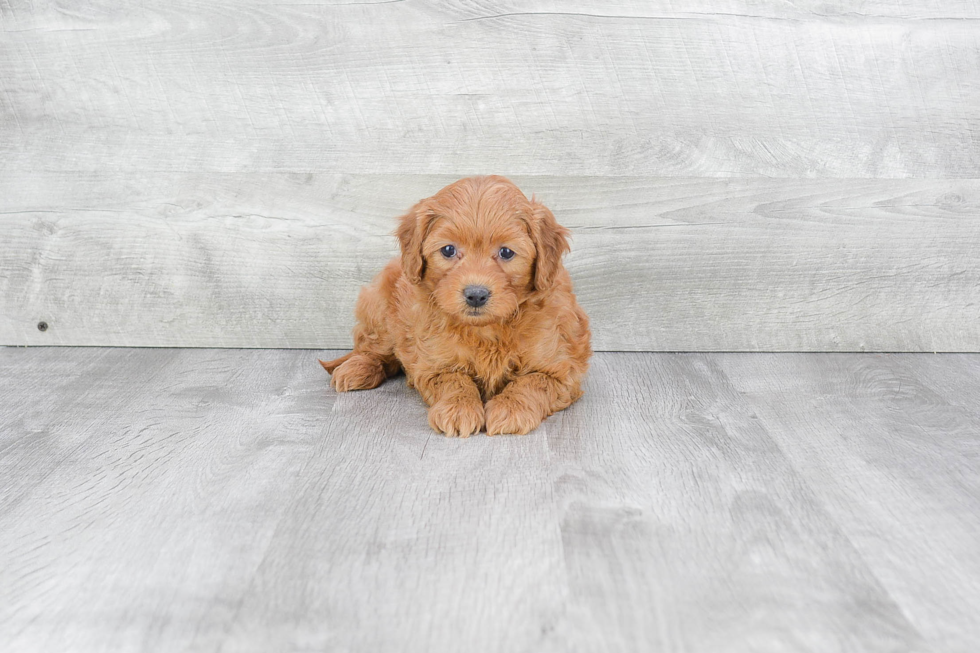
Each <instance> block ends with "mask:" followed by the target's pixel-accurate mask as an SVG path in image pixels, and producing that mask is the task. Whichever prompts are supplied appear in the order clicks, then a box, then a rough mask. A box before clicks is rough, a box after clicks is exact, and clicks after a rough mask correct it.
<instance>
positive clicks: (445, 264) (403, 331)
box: [320, 176, 592, 438]
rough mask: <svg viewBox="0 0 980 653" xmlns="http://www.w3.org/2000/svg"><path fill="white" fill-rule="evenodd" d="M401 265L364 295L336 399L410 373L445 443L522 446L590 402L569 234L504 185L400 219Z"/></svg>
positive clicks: (447, 195) (334, 368)
mask: <svg viewBox="0 0 980 653" xmlns="http://www.w3.org/2000/svg"><path fill="white" fill-rule="evenodd" d="M396 235H397V236H398V240H399V242H400V244H401V257H399V258H396V259H394V260H392V261H391V262H389V263H388V265H387V266H386V267H385V268H384V270H382V271H381V273H380V274H378V276H377V277H376V278H375V279H374V281H373V282H372V283H371V284H370V285H368V286H365V287H364V289H362V290H361V294H360V297H359V298H358V301H357V308H356V309H355V316H356V318H357V326H355V327H354V351H353V352H351V353H349V354H347V355H346V356H342V357H341V358H338V359H336V360H333V361H329V362H323V361H320V364H321V365H323V367H324V368H325V369H326V370H327V372H329V373H330V374H331V375H332V378H331V384H332V385H333V387H334V388H335V389H336V390H337V391H338V392H346V391H348V390H364V389H368V388H374V387H376V386H378V385H380V384H381V383H382V382H383V381H384V380H385V379H386V378H388V377H390V376H394V375H395V374H397V373H398V372H399V371H400V370H404V371H405V374H406V376H407V378H408V384H409V385H410V386H412V387H414V388H416V389H417V390H418V392H419V394H421V395H422V398H423V399H424V400H425V402H426V403H427V404H428V405H429V424H430V425H431V426H432V428H433V429H435V430H436V431H438V432H440V433H445V434H446V435H447V436H456V437H463V438H465V437H468V436H469V435H471V434H473V433H477V432H479V431H480V430H481V429H483V428H484V427H485V428H486V431H487V435H497V434H501V433H517V434H525V433H528V432H530V431H531V430H532V429H534V428H535V427H536V426H537V425H538V424H540V423H541V421H542V420H544V419H545V418H546V417H548V416H549V415H551V414H552V413H554V412H556V411H559V410H562V409H564V408H567V407H568V406H569V405H571V404H572V402H574V401H575V400H577V399H578V398H579V397H581V396H582V388H581V383H582V378H583V376H584V375H585V371H586V369H587V367H588V360H589V357H590V356H591V355H592V348H591V345H590V336H591V334H590V332H589V319H588V317H587V316H586V315H585V312H584V311H583V310H582V309H581V308H580V307H579V305H578V303H577V302H576V301H575V295H574V294H572V282H571V279H570V278H569V276H568V272H567V271H566V270H565V267H564V266H563V265H562V261H561V259H562V256H563V255H564V254H565V253H566V252H567V251H568V240H567V237H568V235H569V232H568V230H567V229H565V228H564V227H562V226H561V225H559V224H558V223H557V222H556V221H555V217H554V216H553V215H552V214H551V211H549V210H548V209H547V207H545V206H544V205H542V204H540V203H538V202H536V201H535V200H534V199H533V198H532V199H531V200H528V199H527V198H526V197H525V196H524V194H523V193H522V192H521V191H520V190H519V189H518V188H517V187H516V186H515V185H514V184H513V183H511V182H510V181H509V180H507V179H505V178H503V177H496V176H491V177H470V178H466V179H461V180H460V181H457V182H455V183H453V184H450V185H449V186H446V187H445V188H443V189H442V190H440V191H439V192H438V193H436V194H435V195H433V196H432V197H430V198H428V199H424V200H422V201H421V202H419V203H418V204H416V205H415V206H414V207H412V209H411V210H410V211H409V212H408V213H407V214H405V215H404V216H402V217H401V219H400V224H399V226H398V229H397V231H396Z"/></svg>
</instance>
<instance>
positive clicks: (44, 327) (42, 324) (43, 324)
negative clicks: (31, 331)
mask: <svg viewBox="0 0 980 653" xmlns="http://www.w3.org/2000/svg"><path fill="white" fill-rule="evenodd" d="M37 330H38V331H47V330H48V323H47V322H43V321H42V322H38V323H37Z"/></svg>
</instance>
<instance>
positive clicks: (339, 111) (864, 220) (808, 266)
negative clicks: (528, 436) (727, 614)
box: [0, 0, 980, 351]
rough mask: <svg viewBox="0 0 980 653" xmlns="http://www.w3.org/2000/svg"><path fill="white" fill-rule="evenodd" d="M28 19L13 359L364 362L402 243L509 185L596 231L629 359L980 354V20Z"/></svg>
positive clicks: (14, 9)
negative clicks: (780, 353)
mask: <svg viewBox="0 0 980 653" xmlns="http://www.w3.org/2000/svg"><path fill="white" fill-rule="evenodd" d="M0 21H2V31H0V294H2V298H0V344H8V345H28V344H29V345H39V344H63V345H146V346H233V347H313V348H330V347H345V346H347V345H348V344H349V342H350V339H349V329H350V327H351V325H352V310H353V305H354V300H355V297H356V294H357V291H358V288H359V287H360V286H361V285H362V284H363V283H365V282H367V281H369V280H370V278H371V276H372V275H373V273H374V272H375V271H376V270H378V269H379V268H380V267H381V266H382V264H383V262H384V261H385V259H386V258H387V257H389V256H391V255H393V254H394V253H395V251H396V249H395V241H394V239H393V238H392V237H391V235H390V233H391V230H392V229H393V227H394V218H395V217H396V216H397V215H399V214H400V213H401V212H403V211H404V210H405V209H407V208H408V207H409V206H410V205H411V204H412V203H413V202H414V201H415V200H417V199H419V198H421V197H423V196H426V195H429V194H431V193H432V192H434V191H435V190H437V189H438V188H440V187H441V186H442V185H444V184H445V183H448V182H450V181H452V180H454V179H456V178H458V177H460V176H464V175H469V174H476V173H497V174H504V175H508V176H511V177H513V178H514V180H515V181H516V182H518V183H519V185H520V186H521V187H522V188H523V189H524V190H525V191H526V192H527V193H528V194H531V193H536V194H537V195H538V197H539V198H540V199H542V200H543V201H544V202H545V203H547V204H548V205H549V206H551V207H552V209H553V210H554V211H555V214H556V215H557V216H558V218H559V220H560V221H561V222H562V223H564V224H566V225H567V226H569V227H571V228H572V230H573V232H574V245H573V247H574V249H573V253H572V254H571V256H570V257H569V258H568V266H569V268H570V269H571V271H572V274H573V277H574V279H575V283H576V288H577V290H578V293H579V297H580V299H581V301H582V303H583V305H584V306H585V308H586V310H587V311H588V312H589V314H590V315H591V317H592V320H593V323H594V329H595V345H596V347H597V348H598V349H625V350H800V351H811V350H829V351H849V350H896V351H897V350H901V351H980V326H978V325H980V290H978V287H980V218H978V213H980V181H978V180H980V3H977V2H973V1H968V0H944V1H942V2H940V1H938V0H936V1H932V2H929V1H926V0H917V1H904V2H902V1H887V2H886V1H876V0H841V1H838V2H816V1H812V2H811V1H809V0H796V1H792V2H787V1H785V0H780V1H765V0H758V1H755V2H734V1H726V0H690V1H685V2H676V1H675V2H667V1H652V2H626V1H599V0H568V1H560V0H553V1H539V2H518V1H516V0H510V1H504V0H501V1H495V2H489V1H487V2H482V1H478V0H474V1H454V2H435V1H429V2H423V1H420V0H389V1H379V2H314V1H310V0H306V1H304V2H302V3H295V4H291V3H280V2H274V1H267V2H263V1H260V0H244V1H238V0H235V1H225V2H186V1H183V0H176V1H175V0H165V1H158V0H149V1H147V2H142V3H139V4H137V3H130V2H122V1H117V2H85V3H81V2H40V1H36V2H19V1H16V0H0ZM40 321H45V322H46V323H47V324H48V325H49V328H48V329H47V330H46V331H44V332H41V331H39V330H38V328H37V325H38V322H40Z"/></svg>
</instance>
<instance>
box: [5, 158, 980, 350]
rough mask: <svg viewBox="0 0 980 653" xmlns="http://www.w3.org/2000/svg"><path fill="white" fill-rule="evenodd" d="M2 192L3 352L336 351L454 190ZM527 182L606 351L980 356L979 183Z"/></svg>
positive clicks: (256, 183) (92, 179) (47, 186)
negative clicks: (389, 263)
mask: <svg viewBox="0 0 980 653" xmlns="http://www.w3.org/2000/svg"><path fill="white" fill-rule="evenodd" d="M0 178H2V179H3V183H2V184H0V185H3V186H5V187H6V188H8V189H9V192H7V193H5V194H3V195H0V231H2V233H3V234H4V241H3V243H0V252H2V256H0V298H2V299H0V344H10V345H46V344H57V345H126V346H221V347H336V348H343V347H349V346H350V336H349V333H350V328H351V326H352V320H353V306H354V302H355V299H356V295H357V292H358V290H359V288H360V287H361V286H362V285H363V284H365V283H367V282H368V281H369V280H370V279H371V277H372V276H373V275H374V274H375V272H376V271H378V270H379V269H380V268H381V267H382V265H383V264H384V261H386V260H387V259H388V258H389V257H390V256H392V255H394V254H396V253H397V249H396V243H395V240H394V238H393V237H392V236H391V231H392V229H393V227H394V224H395V216H397V215H399V214H401V213H402V212H404V211H405V210H406V209H407V208H408V207H409V206H411V204H412V203H414V202H415V201H416V200H418V199H420V198H421V197H425V196H428V195H430V194H432V193H433V192H435V191H436V190H438V189H439V188H440V187H441V186H443V185H444V184H446V183H449V182H450V181H452V180H453V177H448V176H438V175H417V176H404V175H392V176H389V175H298V174H288V173H276V174H272V173H255V174H212V173H207V174H205V173H186V174H153V175H147V174H144V173H139V172H135V173H130V174H115V173H71V172H48V173H28V172H20V173H13V172H6V173H2V174H0ZM515 181H516V182H517V183H518V184H519V185H520V186H521V187H522V188H523V189H524V190H525V192H527V193H528V194H531V193H536V194H537V196H538V197H539V198H540V199H542V200H543V201H544V202H545V203H547V204H548V205H549V206H551V207H552V209H553V210H554V211H555V213H556V215H557V216H558V218H559V220H560V221H561V222H563V223H564V224H566V225H567V226H569V227H571V229H572V231H573V234H574V238H573V251H572V253H571V255H570V256H569V257H568V259H567V264H568V267H569V269H570V270H571V272H572V276H573V278H574V281H575V284H576V291H577V293H578V296H579V299H580V301H581V302H582V304H583V306H584V307H585V308H586V310H587V312H588V313H589V314H590V316H591V318H592V323H593V329H594V333H595V342H594V344H595V346H596V348H597V349H598V350H663V351H691V350H702V351H704V350H708V351H718V350H721V351H757V350H782V351H861V350H871V351H928V352H932V351H980V326H978V325H980V247H978V243H980V221H978V220H976V219H975V218H976V215H977V213H978V212H980V181H978V180H925V179H922V180H815V179H814V180H783V179H731V180H710V179H678V178H669V179H661V178H652V179H651V178H634V177H628V178H607V177H590V178H575V177H517V178H515ZM42 320H44V321H46V322H47V324H48V325H49V328H48V330H47V331H45V332H43V333H42V332H40V331H38V329H37V324H38V322H39V321H42Z"/></svg>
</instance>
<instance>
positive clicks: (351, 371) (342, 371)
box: [330, 354, 385, 392]
mask: <svg viewBox="0 0 980 653" xmlns="http://www.w3.org/2000/svg"><path fill="white" fill-rule="evenodd" d="M384 380H385V371H384V368H383V367H382V366H381V363H380V362H378V361H376V360H375V359H373V358H371V357H369V356H364V355H363V354H355V355H354V356H351V357H350V358H349V359H348V360H346V361H344V362H343V363H342V364H341V365H340V367H338V368H337V369H335V370H334V371H333V374H332V375H330V385H332V386H333V387H334V390H336V391H337V392H347V391H349V390H370V389H371V388H377V387H378V386H379V385H381V383H382V382H383V381H384Z"/></svg>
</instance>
